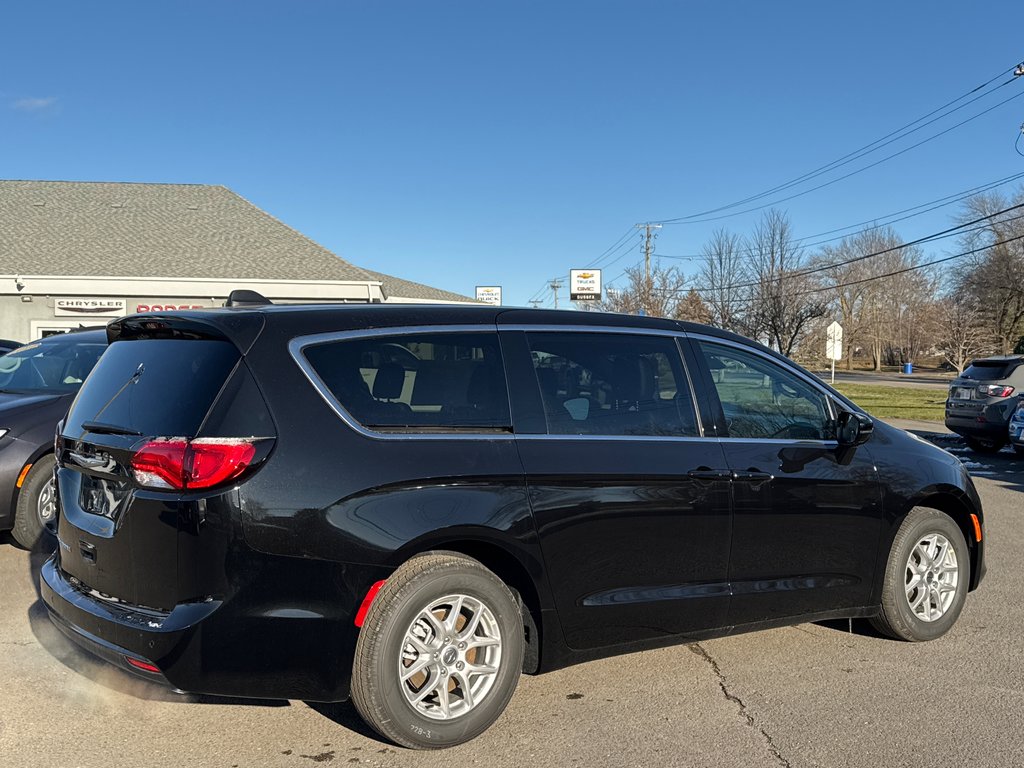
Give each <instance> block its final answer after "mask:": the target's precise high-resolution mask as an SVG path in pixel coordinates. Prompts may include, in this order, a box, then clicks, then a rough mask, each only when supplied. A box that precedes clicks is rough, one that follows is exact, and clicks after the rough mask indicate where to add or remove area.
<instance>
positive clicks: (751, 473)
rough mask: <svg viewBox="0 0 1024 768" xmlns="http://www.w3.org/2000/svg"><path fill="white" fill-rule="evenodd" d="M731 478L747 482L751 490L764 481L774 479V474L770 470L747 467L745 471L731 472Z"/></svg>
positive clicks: (758, 486)
mask: <svg viewBox="0 0 1024 768" xmlns="http://www.w3.org/2000/svg"><path fill="white" fill-rule="evenodd" d="M732 479H733V480H734V481H736V482H740V483H749V484H750V487H751V488H752V489H753V490H755V491H756V490H757V489H758V488H760V487H761V486H762V485H764V484H765V483H770V482H771V481H772V480H774V479H775V475H773V474H771V473H770V472H758V471H757V470H754V469H748V470H747V471H745V472H733V473H732Z"/></svg>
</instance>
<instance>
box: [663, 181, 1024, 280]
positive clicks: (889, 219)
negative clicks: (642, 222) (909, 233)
mask: <svg viewBox="0 0 1024 768" xmlns="http://www.w3.org/2000/svg"><path fill="white" fill-rule="evenodd" d="M1022 178H1024V171H1022V172H1021V173H1015V174H1013V175H1010V176H1005V177H1004V178H1002V179H997V180H995V181H990V182H988V183H986V184H980V185H979V186H977V187H971V188H970V189H966V190H963V191H961V192H955V193H953V194H952V195H946V196H945V197H939V198H936V199H935V200H929V201H928V202H926V203H921V204H920V205H915V206H911V207H910V208H904V209H903V210H900V211H893V212H892V213H886V214H883V215H881V216H874V217H872V218H870V219H866V220H865V221H861V222H858V223H856V224H850V225H847V226H845V227H837V228H836V229H829V230H826V231H824V232H817V233H815V234H813V235H804V236H803V237H800V238H795V239H796V240H798V241H800V246H801V247H802V248H813V247H815V246H818V245H824V244H826V243H832V242H835V241H836V240H842V239H843V238H845V237H849V235H848V234H847V235H838V236H836V237H829V238H826V239H824V240H817V241H814V242H810V243H805V242H803V241H804V240H807V239H813V238H816V237H822V236H824V235H831V234H833V233H835V232H846V231H848V230H852V229H857V230H858V232H857V234H860V233H862V232H873V231H874V230H876V229H882V228H883V227H888V226H890V225H892V224H896V223H897V222H900V221H907V220H908V219H913V218H915V217H917V216H921V215H923V214H926V213H931V212H932V211H936V210H938V209H939V208H945V207H946V206H948V205H953V204H954V203H958V202H960V201H961V200H965V199H967V198H968V197H971V196H973V195H976V194H980V193H982V192H988V191H989V190H991V189H995V188H996V187H1001V186H1003V185H1004V184H1009V183H1011V182H1014V181H1018V180H1019V179H1022ZM919 209H923V210H919ZM911 211H917V213H911V214H910V215H908V216H901V214H904V213H910V212H911ZM894 217H899V218H894ZM866 224H871V225H873V226H870V227H865V226H864V225H866ZM862 227H863V229H861V228H862ZM754 252H755V249H753V248H738V249H736V253H738V254H747V255H751V254H753V253H754ZM658 256H659V257H660V258H663V259H685V260H692V259H702V258H704V257H705V256H706V254H703V253H691V254H686V255H683V256H668V255H666V254H658Z"/></svg>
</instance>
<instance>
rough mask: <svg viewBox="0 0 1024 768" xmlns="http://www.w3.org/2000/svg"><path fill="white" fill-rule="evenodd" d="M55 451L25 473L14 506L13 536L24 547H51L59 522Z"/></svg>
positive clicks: (53, 543)
mask: <svg viewBox="0 0 1024 768" xmlns="http://www.w3.org/2000/svg"><path fill="white" fill-rule="evenodd" d="M54 463H55V461H54V458H53V454H48V455H46V456H43V457H42V458H40V459H39V460H38V461H36V463H35V464H33V465H32V468H31V469H29V471H28V474H27V475H25V480H24V482H23V483H22V484H21V490H20V491H19V492H18V503H17V504H16V505H15V508H14V526H13V528H12V529H11V536H13V537H14V540H15V541H16V542H18V544H19V545H21V546H22V547H24V548H25V549H35V547H36V546H40V545H41V546H43V547H44V548H46V549H52V548H53V546H54V545H55V543H56V542H55V537H54V533H55V532H56V524H57V504H56V497H55V495H54V488H53V465H54Z"/></svg>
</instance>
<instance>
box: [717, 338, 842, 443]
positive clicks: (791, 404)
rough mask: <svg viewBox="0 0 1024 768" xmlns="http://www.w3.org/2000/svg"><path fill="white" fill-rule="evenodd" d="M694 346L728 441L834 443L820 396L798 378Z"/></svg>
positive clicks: (746, 355) (749, 356)
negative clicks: (711, 386)
mask: <svg viewBox="0 0 1024 768" xmlns="http://www.w3.org/2000/svg"><path fill="white" fill-rule="evenodd" d="M698 344H699V345H700V348H701V350H702V351H703V353H704V359H705V360H706V361H707V365H708V368H709V369H710V373H711V380H712V381H713V382H714V385H715V390H716V391H717V392H718V399H719V401H720V402H721V404H722V411H723V412H724V414H725V421H726V425H727V427H728V430H729V434H728V436H729V437H746V438H762V439H765V438H777V439H790V440H826V439H831V438H832V437H834V435H833V434H832V432H833V429H832V424H831V417H830V415H829V409H828V404H827V403H826V400H825V396H824V395H823V394H822V393H821V392H819V391H818V390H817V389H815V388H814V387H812V386H811V385H810V384H808V383H807V382H805V381H804V380H803V379H801V378H800V377H799V376H797V375H796V374H794V373H792V372H790V371H787V370H786V369H785V368H783V367H782V366H780V365H777V364H776V363H773V362H770V361H769V360H767V359H766V358H764V357H761V356H760V355H755V354H753V353H751V352H744V351H743V350H740V349H736V348H735V347H728V346H725V345H722V344H713V343H709V342H703V341H701V342H698Z"/></svg>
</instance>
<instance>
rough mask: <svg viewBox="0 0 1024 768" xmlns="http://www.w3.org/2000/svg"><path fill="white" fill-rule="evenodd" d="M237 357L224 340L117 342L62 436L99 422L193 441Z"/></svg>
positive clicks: (96, 370)
mask: <svg viewBox="0 0 1024 768" xmlns="http://www.w3.org/2000/svg"><path fill="white" fill-rule="evenodd" d="M238 358H239V354H238V350H237V349H235V347H234V346H233V345H232V344H230V343H228V342H226V341H198V340H188V341H185V340H178V339H144V340H138V341H115V342H114V343H113V344H111V345H110V346H109V347H108V348H107V351H106V353H105V354H104V355H103V357H101V358H100V362H99V363H98V364H97V365H96V367H95V368H94V369H93V371H92V374H91V375H90V376H89V378H88V379H87V380H86V382H85V384H84V385H83V387H82V388H81V390H79V392H78V397H77V398H76V400H75V402H74V404H73V405H72V407H71V412H70V413H69V414H68V419H67V423H66V425H65V429H64V434H66V435H72V436H75V435H79V434H81V433H82V432H83V431H84V430H83V428H82V424H83V423H85V422H96V423H101V424H104V425H109V426H112V427H118V428H121V429H125V430H130V431H132V432H138V433H139V434H141V435H144V436H146V437H156V436H164V437H194V436H195V435H196V433H197V432H198V430H199V427H200V425H201V424H202V422H203V418H204V417H205V416H206V412H207V411H208V410H209V409H210V405H211V403H213V399H214V398H215V397H216V395H217V393H218V392H219V391H220V389H221V387H223V386H224V382H225V381H226V380H227V378H228V375H229V374H230V373H231V369H232V368H233V367H234V365H235V363H237V362H238Z"/></svg>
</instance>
